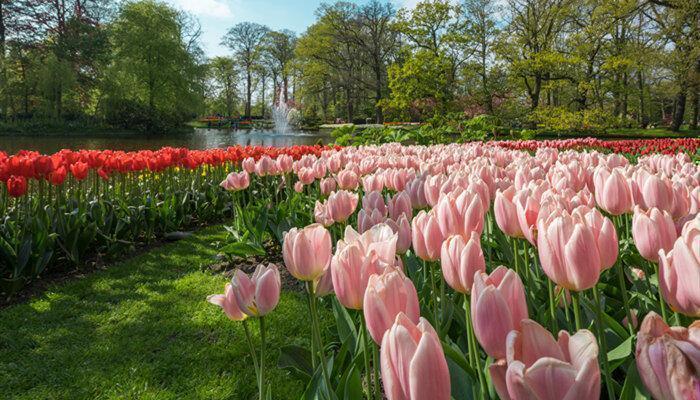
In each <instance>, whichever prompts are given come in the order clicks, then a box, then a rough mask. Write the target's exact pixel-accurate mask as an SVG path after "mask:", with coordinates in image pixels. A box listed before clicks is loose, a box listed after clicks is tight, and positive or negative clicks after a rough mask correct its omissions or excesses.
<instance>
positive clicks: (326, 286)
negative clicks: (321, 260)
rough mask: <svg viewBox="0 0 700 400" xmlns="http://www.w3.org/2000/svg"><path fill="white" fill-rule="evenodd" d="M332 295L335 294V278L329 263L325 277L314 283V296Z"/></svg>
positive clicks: (322, 276)
mask: <svg viewBox="0 0 700 400" xmlns="http://www.w3.org/2000/svg"><path fill="white" fill-rule="evenodd" d="M331 293H333V276H332V274H331V268H330V263H329V265H328V268H326V271H325V272H324V273H323V275H321V276H320V277H319V278H318V279H316V280H315V281H314V294H315V295H316V297H323V296H326V295H328V294H331Z"/></svg>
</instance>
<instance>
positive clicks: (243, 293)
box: [231, 264, 282, 317]
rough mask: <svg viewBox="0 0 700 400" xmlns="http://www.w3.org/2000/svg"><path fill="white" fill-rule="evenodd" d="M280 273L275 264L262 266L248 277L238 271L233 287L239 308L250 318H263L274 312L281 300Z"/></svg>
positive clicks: (234, 276)
mask: <svg viewBox="0 0 700 400" xmlns="http://www.w3.org/2000/svg"><path fill="white" fill-rule="evenodd" d="M281 286H282V283H281V281H280V272H279V269H278V268H277V266H276V265H275V264H268V266H267V267H266V266H264V265H262V264H260V265H258V267H257V268H255V272H253V274H252V275H251V276H250V277H248V275H246V274H245V273H243V271H241V270H240V269H237V270H236V272H235V273H234V275H233V279H231V287H232V289H233V293H234V295H235V297H236V303H237V304H238V307H239V308H240V309H241V311H243V312H244V313H245V314H246V315H248V316H250V317H263V316H265V315H267V314H268V313H269V312H270V311H272V310H274V308H275V307H276V306H277V303H278V302H279V300H280V288H281Z"/></svg>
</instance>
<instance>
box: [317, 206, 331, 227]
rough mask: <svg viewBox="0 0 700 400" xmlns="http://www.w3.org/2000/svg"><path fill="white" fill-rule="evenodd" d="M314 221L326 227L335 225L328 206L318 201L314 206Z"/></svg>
mask: <svg viewBox="0 0 700 400" xmlns="http://www.w3.org/2000/svg"><path fill="white" fill-rule="evenodd" d="M314 221H316V223H319V224H321V225H323V226H326V227H328V226H331V225H333V218H331V215H330V213H329V211H328V206H327V205H326V204H325V203H321V202H320V201H318V200H316V205H315V206H314Z"/></svg>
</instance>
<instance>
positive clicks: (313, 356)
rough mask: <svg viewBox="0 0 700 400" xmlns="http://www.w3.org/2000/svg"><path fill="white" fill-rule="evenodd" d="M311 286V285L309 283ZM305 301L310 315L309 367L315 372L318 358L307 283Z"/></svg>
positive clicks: (312, 308)
mask: <svg viewBox="0 0 700 400" xmlns="http://www.w3.org/2000/svg"><path fill="white" fill-rule="evenodd" d="M311 285H313V283H311ZM306 288H307V292H306V294H307V300H308V305H309V313H310V314H311V315H312V317H311V367H312V368H313V369H314V371H315V370H316V364H317V358H318V347H317V344H316V331H315V330H314V322H313V319H314V318H313V312H314V307H313V306H312V305H311V301H312V298H313V293H311V291H310V288H309V282H307V286H306Z"/></svg>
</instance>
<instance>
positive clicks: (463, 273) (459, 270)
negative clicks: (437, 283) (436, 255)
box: [440, 232, 486, 294]
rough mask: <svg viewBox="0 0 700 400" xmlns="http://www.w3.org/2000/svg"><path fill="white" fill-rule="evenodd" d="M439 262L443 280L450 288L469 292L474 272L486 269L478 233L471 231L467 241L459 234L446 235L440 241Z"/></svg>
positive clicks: (460, 291)
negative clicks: (446, 236)
mask: <svg viewBox="0 0 700 400" xmlns="http://www.w3.org/2000/svg"><path fill="white" fill-rule="evenodd" d="M440 263H441V266H442V275H443V276H444V277H445V282H447V284H448V285H450V287H451V288H452V289H454V290H456V291H457V292H459V293H467V294H468V293H469V292H471V290H472V284H473V283H474V274H475V273H476V272H484V271H486V262H485V261H484V253H483V252H482V251H481V240H480V239H479V235H478V234H477V233H476V232H472V235H471V237H470V238H469V240H468V241H465V240H464V238H463V237H462V236H460V235H454V236H450V237H448V238H447V240H445V241H444V242H443V243H442V248H441V252H440Z"/></svg>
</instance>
